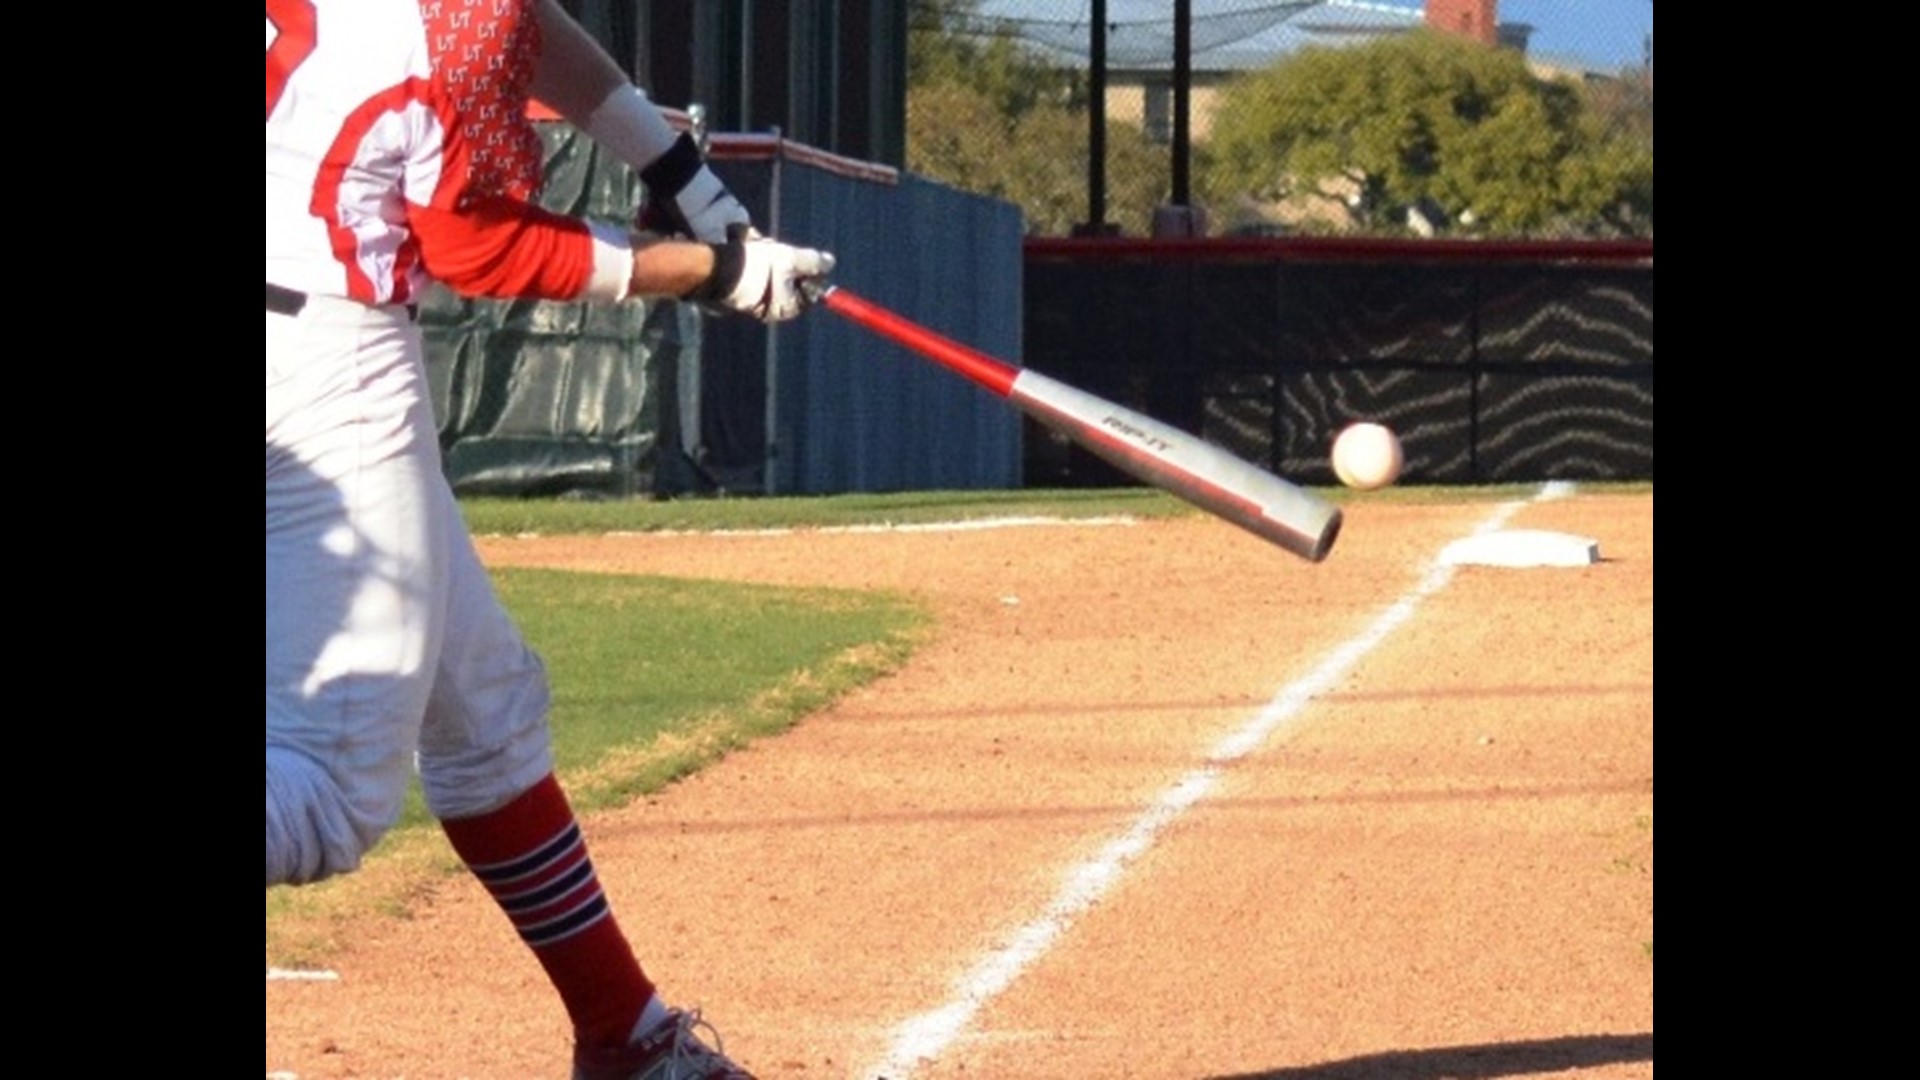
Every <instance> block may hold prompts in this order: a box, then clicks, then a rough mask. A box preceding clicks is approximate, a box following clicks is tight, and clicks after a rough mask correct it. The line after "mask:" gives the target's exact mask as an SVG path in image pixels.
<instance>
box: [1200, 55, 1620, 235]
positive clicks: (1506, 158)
mask: <svg viewBox="0 0 1920 1080" xmlns="http://www.w3.org/2000/svg"><path fill="white" fill-rule="evenodd" d="M1649 88H1650V82H1649ZM1606 119H1607V118H1606V117H1602V116H1599V114H1598V112H1597V110H1596V108H1595V105H1594V104H1593V103H1592V102H1591V101H1590V99H1589V96H1588V95H1584V94H1583V93H1582V91H1581V89H1580V87H1579V85H1578V84H1576V83H1574V82H1571V81H1563V80H1559V79H1545V78H1540V77H1537V76H1535V75H1534V74H1533V73H1532V72H1531V71H1530V70H1529V69H1528V67H1527V65H1526V61H1525V59H1524V57H1522V56H1521V55H1520V54H1519V53H1517V52H1515V51H1513V50H1509V49H1490V48H1486V47H1484V46H1480V45H1477V44H1474V43H1471V42H1467V41H1463V40H1461V39H1458V38H1455V37H1450V36H1447V35H1442V34H1436V33H1432V32H1429V31H1424V30H1422V31H1415V32H1412V33H1408V34H1401V35H1394V36H1392V37H1384V38H1381V39H1378V40H1376V41H1372V42H1368V43H1365V44H1361V45H1353V46H1348V47H1344V48H1326V47H1315V48H1308V49H1304V50H1302V51H1301V52H1299V53H1296V54H1294V55H1292V56H1290V57H1288V58H1286V59H1285V60H1282V61H1280V62H1279V63H1277V64H1275V65H1274V66H1273V67H1271V68H1269V69H1267V70H1265V71H1262V72H1257V73H1254V74H1251V75H1248V76H1245V77H1243V78H1241V79H1239V80H1237V81H1236V82H1234V83H1233V84H1231V85H1230V86H1229V87H1227V88H1226V89H1225V90H1224V91H1223V92H1222V98H1221V101H1220V105H1219V108H1218V110H1217V112H1216V113H1215V115H1214V120H1213V127H1212V133H1211V138H1210V140H1209V142H1208V145H1207V146H1206V148H1205V153H1204V155H1202V156H1201V158H1200V164H1201V169H1202V172H1203V176H1202V180H1201V187H1202V190H1203V191H1204V192H1205V193H1207V195H1208V196H1209V197H1210V198H1212V199H1216V200H1225V199H1228V198H1230V197H1232V196H1234V195H1244V196H1250V197H1252V198H1253V199H1256V200H1260V201H1264V202H1267V203H1269V204H1289V203H1291V204H1293V205H1295V206H1303V205H1304V206H1318V207H1320V208H1325V209H1332V210H1334V212H1335V215H1336V217H1337V218H1338V219H1339V220H1341V223H1342V226H1343V227H1344V228H1345V229H1349V230H1358V231H1366V232H1373V233H1381V232H1394V231H1399V230H1400V229H1402V228H1404V222H1405V220H1406V218H1405V214H1406V210H1407V208H1408V207H1412V206H1420V205H1437V206H1438V207H1439V208H1441V209H1442V210H1443V211H1445V212H1446V213H1447V214H1448V215H1450V216H1451V217H1452V218H1453V220H1454V222H1455V227H1456V228H1461V229H1463V230H1465V231H1467V232H1470V233H1476V234H1483V235H1509V236H1513V235H1535V236H1537V235H1619V234H1622V233H1641V234H1647V235H1650V234H1651V232H1652V228H1653V154H1652V128H1651V96H1650V94H1649V96H1648V101H1647V122H1646V125H1645V128H1644V130H1643V131H1642V130H1636V129H1635V128H1634V127H1633V126H1632V125H1628V124H1620V123H1613V124H1611V125H1608V124H1605V123H1603V121H1605V120H1606ZM1613 119H1615V120H1618V119H1619V118H1618V117H1615V118H1613Z"/></svg>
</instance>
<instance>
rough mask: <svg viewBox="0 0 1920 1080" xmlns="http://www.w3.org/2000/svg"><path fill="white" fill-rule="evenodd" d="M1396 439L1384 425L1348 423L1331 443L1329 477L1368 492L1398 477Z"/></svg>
mask: <svg viewBox="0 0 1920 1080" xmlns="http://www.w3.org/2000/svg"><path fill="white" fill-rule="evenodd" d="M1404 463H1405V458H1404V456H1403V455H1402V453H1401V450H1400V437H1399V436H1397V435H1395V434H1394V433H1393V429H1391V428H1389V427H1387V426H1386V425H1385V424H1373V423H1359V424H1349V425H1347V426H1346V427H1345V428H1343V429H1341V431H1340V434H1339V435H1338V436H1336V437H1335V438H1334V440H1333V474H1334V475H1335V476H1337V477H1339V478H1340V482H1341V483H1343V484H1345V485H1347V486H1348V487H1350V488H1357V489H1359V490H1361V491H1371V490H1373V489H1374V488H1383V487H1386V486H1387V485H1388V484H1391V483H1393V482H1394V481H1395V480H1398V479H1399V478H1400V466H1401V465H1402V464H1404Z"/></svg>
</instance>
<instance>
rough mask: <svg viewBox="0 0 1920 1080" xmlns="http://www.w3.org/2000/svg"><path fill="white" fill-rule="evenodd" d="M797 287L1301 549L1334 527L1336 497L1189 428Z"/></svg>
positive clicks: (1174, 488)
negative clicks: (1297, 483)
mask: <svg viewBox="0 0 1920 1080" xmlns="http://www.w3.org/2000/svg"><path fill="white" fill-rule="evenodd" d="M802 288H803V289H805V290H806V291H807V293H808V295H809V296H810V297H811V298H812V300H813V301H814V302H815V303H817V304H819V305H820V306H822V307H825V308H826V309H827V310H829V311H831V312H833V313H834V314H836V315H839V316H841V317H843V318H845V319H848V320H849V321H851V322H853V323H856V324H858V325H860V326H863V327H865V328H866V329H868V330H871V331H873V332H874V333H876V334H878V335H880V336H881V337H884V338H888V339H890V340H892V341H894V342H897V343H899V344H901V345H904V346H906V347H907V348H909V349H911V350H913V351H914V352H917V353H919V354H921V355H922V356H925V357H927V358H928V359H930V360H933V361H935V362H937V363H939V364H940V365H941V366H943V367H946V368H948V369H949V370H951V371H955V372H958V373H959V374H961V375H963V376H965V377H966V378H968V379H970V380H972V381H973V382H975V383H977V384H979V385H980V386H983V387H985V388H986V389H988V390H991V391H992V392H994V393H995V394H998V395H1000V396H1001V397H1003V398H1005V399H1007V400H1008V401H1009V402H1011V403H1012V404H1013V406H1014V407H1015V408H1017V409H1019V410H1020V411H1021V412H1023V413H1025V414H1026V415H1028V416H1030V417H1032V418H1034V419H1035V420H1037V421H1039V422H1040V423H1042V424H1044V425H1046V426H1047V427H1048V428H1051V429H1052V430H1054V431H1057V432H1060V433H1061V434H1063V435H1065V436H1066V437H1067V438H1069V439H1072V440H1073V441H1074V442H1076V443H1078V444H1079V445H1081V446H1084V447H1086V448H1087V449H1088V450H1091V451H1092V452H1093V453H1095V454H1098V455H1099V456H1100V457H1102V458H1104V459H1106V460H1107V461H1109V462H1111V463H1112V464H1113V465H1114V466H1115V467H1117V468H1119V469H1122V470H1124V471H1125V472H1127V473H1128V474H1129V475H1132V476H1135V477H1138V478H1139V479H1141V480H1144V481H1146V482H1147V483H1149V484H1152V485H1154V486H1155V487H1158V488H1161V489H1163V490H1165V491H1168V492H1171V493H1172V494H1174V495H1177V496H1179V497H1180V498H1182V499H1184V500H1186V501H1187V502H1189V503H1192V504H1193V505H1195V506H1197V507H1199V508H1200V509H1202V510H1205V511H1207V512H1209V513H1212V514H1215V515H1217V516H1219V517H1222V518H1225V519H1226V520H1228V521H1231V522H1233V523H1234V524H1235V525H1238V526H1240V527H1241V528H1243V529H1246V530H1247V531H1248V532H1251V533H1253V534H1254V535H1256V536H1260V537H1263V538H1265V539H1267V540H1270V541H1272V542H1273V543H1275V544H1278V545H1279V546H1281V547H1283V548H1285V549H1287V550H1288V551H1291V552H1293V553H1294V554H1295V555H1298V556H1300V557H1301V558H1303V559H1306V560H1308V561H1310V562H1319V561H1320V560H1322V559H1324V558H1326V557H1327V552H1328V551H1329V550H1331V549H1332V547H1333V541H1334V538H1335V537H1336V536H1338V535H1339V533H1340V511H1339V509H1338V508H1337V507H1335V506H1333V505H1332V504H1330V503H1328V502H1327V501H1326V500H1324V499H1321V498H1319V497H1318V496H1315V495H1314V494H1312V493H1311V492H1308V491H1305V490H1303V489H1301V488H1299V487H1296V486H1294V485H1293V484H1290V483H1288V482H1287V481H1285V480H1282V479H1281V478H1279V477H1277V476H1275V475H1273V474H1272V473H1269V472H1266V471H1264V470H1262V469H1259V468H1257V467H1255V466H1254V465H1252V464H1249V463H1248V462H1245V461H1242V460H1241V459H1240V458H1237V457H1235V456H1233V455H1232V454H1229V453H1227V452H1226V451H1225V450H1222V449H1220V448H1219V447H1217V446H1214V445H1212V444H1211V443H1208V442H1205V441H1203V440H1201V438H1200V437H1199V436H1197V435H1193V434H1190V433H1188V432H1185V431H1181V430H1180V429H1178V428H1175V427H1172V426H1169V425H1167V424H1163V423H1161V422H1160V421H1158V420H1154V419H1152V418H1151V417H1147V416H1143V415H1141V414H1140V413H1138V412H1135V411H1134V410H1132V409H1128V408H1126V407H1124V406H1121V405H1116V404H1114V403H1113V402H1111V401H1107V400H1105V399H1103V398H1099V397H1096V396H1094V395H1092V394H1089V393H1087V392H1085V391H1083V390H1076V389H1074V388H1073V387H1071V386H1068V385H1067V384H1065V383H1063V382H1060V381H1059V380H1057V379H1051V378H1048V377H1047V376H1045V375H1042V374H1040V373H1039V372H1037V371H1031V370H1027V369H1023V368H1017V367H1014V366H1013V365H1011V364H1007V363H1003V362H1001V361H999V360H996V359H994V358H993V357H991V356H988V355H986V354H985V353H981V352H977V351H975V350H973V349H970V348H968V347H966V346H965V345H962V344H960V343H959V342H957V341H954V340H952V339H951V338H947V337H943V336H941V335H940V334H937V333H935V332H933V331H932V330H929V329H927V328H926V327H924V326H920V325H918V324H916V323H914V322H912V321H910V320H908V319H906V318H905V317H903V316H900V315H897V314H894V313H893V312H891V311H888V310H887V309H885V308H883V307H881V306H879V305H878V304H875V303H873V302H872V301H870V300H865V299H862V298H861V297H859V296H856V295H854V294H853V293H850V292H848V291H847V290H846V289H844V288H841V287H839V286H836V285H827V284H824V283H820V282H817V281H810V282H807V283H805V284H804V285H803V286H802Z"/></svg>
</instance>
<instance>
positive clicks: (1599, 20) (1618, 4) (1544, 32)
mask: <svg viewBox="0 0 1920 1080" xmlns="http://www.w3.org/2000/svg"><path fill="white" fill-rule="evenodd" d="M1196 2H1197V0H1196ZM1500 21H1501V22H1520V23H1527V24H1528V25H1530V26H1532V27H1534V28H1535V29H1534V31H1533V37H1532V38H1531V39H1529V40H1528V43H1527V50H1528V51H1529V52H1532V53H1535V54H1537V55H1541V56H1572V57H1578V58H1580V59H1582V60H1586V61H1588V62H1590V63H1597V64H1601V65H1604V66H1607V67H1621V66H1626V65H1637V64H1639V63H1640V62H1641V61H1642V60H1644V59H1645V53H1644V51H1643V48H1642V46H1643V45H1644V43H1645V42H1646V39H1647V34H1648V33H1650V32H1651V31H1652V30H1653V0H1500Z"/></svg>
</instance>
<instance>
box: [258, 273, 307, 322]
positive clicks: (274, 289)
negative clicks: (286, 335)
mask: <svg viewBox="0 0 1920 1080" xmlns="http://www.w3.org/2000/svg"><path fill="white" fill-rule="evenodd" d="M306 306H307V294H306V293H303V292H295V291H294V290H292V289H283V288H281V287H280V286H278V285H275V284H274V283H273V282H271V281H269V282H267V310H268V311H271V312H273V313H274V314H275V315H285V316H288V317H289V318H291V317H292V316H295V315H298V314H300V310H301V309H302V308H304V307H306Z"/></svg>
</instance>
